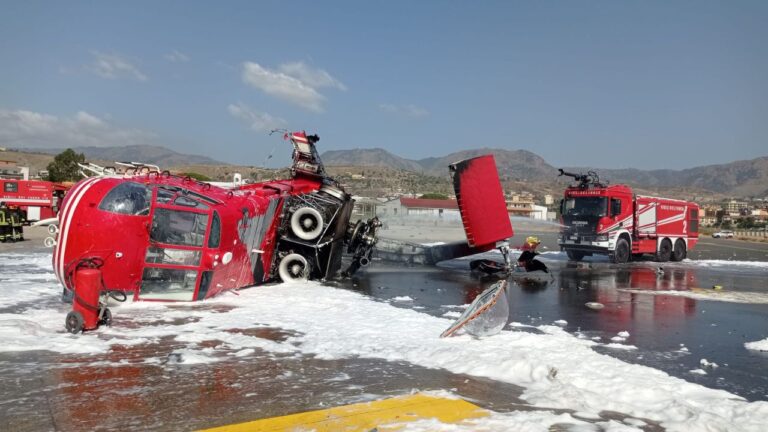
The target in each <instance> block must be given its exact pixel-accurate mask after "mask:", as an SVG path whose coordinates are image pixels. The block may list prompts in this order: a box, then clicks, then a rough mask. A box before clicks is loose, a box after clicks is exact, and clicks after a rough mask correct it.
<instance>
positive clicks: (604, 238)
mask: <svg viewBox="0 0 768 432" xmlns="http://www.w3.org/2000/svg"><path fill="white" fill-rule="evenodd" d="M595 240H597V241H599V242H604V241H608V234H600V235H599V236H597V237H595Z"/></svg>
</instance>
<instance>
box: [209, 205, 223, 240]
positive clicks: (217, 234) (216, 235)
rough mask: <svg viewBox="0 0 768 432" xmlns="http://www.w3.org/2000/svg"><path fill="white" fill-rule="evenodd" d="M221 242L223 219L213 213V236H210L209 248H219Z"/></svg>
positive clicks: (216, 213)
mask: <svg viewBox="0 0 768 432" xmlns="http://www.w3.org/2000/svg"><path fill="white" fill-rule="evenodd" d="M220 242H221V219H219V213H218V212H213V220H211V234H210V235H209V236H208V247H209V248H217V247H219V243H220Z"/></svg>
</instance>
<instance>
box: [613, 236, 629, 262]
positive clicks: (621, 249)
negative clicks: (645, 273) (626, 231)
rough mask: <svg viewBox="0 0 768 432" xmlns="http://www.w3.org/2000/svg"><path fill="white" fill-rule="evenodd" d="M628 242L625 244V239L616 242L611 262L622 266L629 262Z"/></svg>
mask: <svg viewBox="0 0 768 432" xmlns="http://www.w3.org/2000/svg"><path fill="white" fill-rule="evenodd" d="M629 255H630V251H629V242H627V239H625V238H620V239H619V241H618V242H616V251H614V252H613V256H612V260H611V261H613V262H614V263H616V264H624V263H625V262H628V261H629Z"/></svg>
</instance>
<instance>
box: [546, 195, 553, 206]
mask: <svg viewBox="0 0 768 432" xmlns="http://www.w3.org/2000/svg"><path fill="white" fill-rule="evenodd" d="M554 203H555V197H553V196H552V195H550V194H546V195H544V205H545V206H551V205H552V204H554Z"/></svg>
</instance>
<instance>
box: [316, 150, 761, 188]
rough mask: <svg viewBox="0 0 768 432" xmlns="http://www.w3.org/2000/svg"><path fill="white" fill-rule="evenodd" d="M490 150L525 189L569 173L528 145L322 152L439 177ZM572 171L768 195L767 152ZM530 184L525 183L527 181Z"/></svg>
mask: <svg viewBox="0 0 768 432" xmlns="http://www.w3.org/2000/svg"><path fill="white" fill-rule="evenodd" d="M488 153H492V154H493V155H494V156H495V158H496V163H497V165H498V168H499V176H500V177H501V179H502V181H503V182H504V183H505V185H507V184H510V185H512V187H514V184H515V183H517V184H518V185H520V186H521V187H522V188H524V189H528V190H530V189H532V186H533V187H536V188H539V189H545V190H550V189H551V190H554V191H557V190H558V189H561V187H562V185H564V184H565V183H567V179H563V178H560V179H558V178H557V169H556V168H555V167H553V166H552V165H550V164H548V163H547V162H546V161H545V160H544V159H542V158H541V157H540V156H538V155H536V154H535V153H532V152H530V151H527V150H504V149H489V148H483V149H473V150H465V151H460V152H455V153H451V154H449V155H446V156H442V157H432V158H426V159H420V160H409V159H404V158H401V157H399V156H396V155H392V154H391V153H389V152H387V151H386V150H382V149H375V151H374V150H366V149H355V150H354V151H350V152H342V151H334V152H325V153H323V155H322V158H323V162H325V164H326V165H330V166H333V165H347V166H349V165H354V166H388V163H389V162H387V161H391V160H397V161H398V164H397V167H398V168H400V169H408V168H405V167H406V166H408V165H410V164H412V163H415V164H416V165H417V166H418V168H417V169H418V170H419V171H418V172H420V173H424V174H430V175H433V176H438V177H445V176H446V175H447V172H448V171H447V169H446V167H447V166H448V165H449V164H450V163H452V162H456V161H459V160H463V159H467V158H471V157H474V156H478V155H481V154H488ZM567 170H569V171H573V172H586V171H588V170H594V171H597V172H598V173H599V174H600V177H601V178H602V179H604V180H608V181H610V182H611V183H627V184H630V185H632V186H633V187H635V188H636V189H637V190H638V191H641V192H642V193H654V194H663V193H664V192H665V191H673V192H674V193H673V194H669V195H670V196H673V195H674V196H686V197H690V196H696V195H699V196H700V195H703V194H712V193H715V194H722V195H730V196H765V195H768V157H760V158H756V159H752V160H746V161H736V162H731V163H727V164H720V165H708V166H702V167H695V168H689V169H685V170H649V171H645V170H638V169H620V170H615V169H602V168H584V167H568V168H567ZM555 185H557V186H555ZM526 186H527V187H526Z"/></svg>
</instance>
